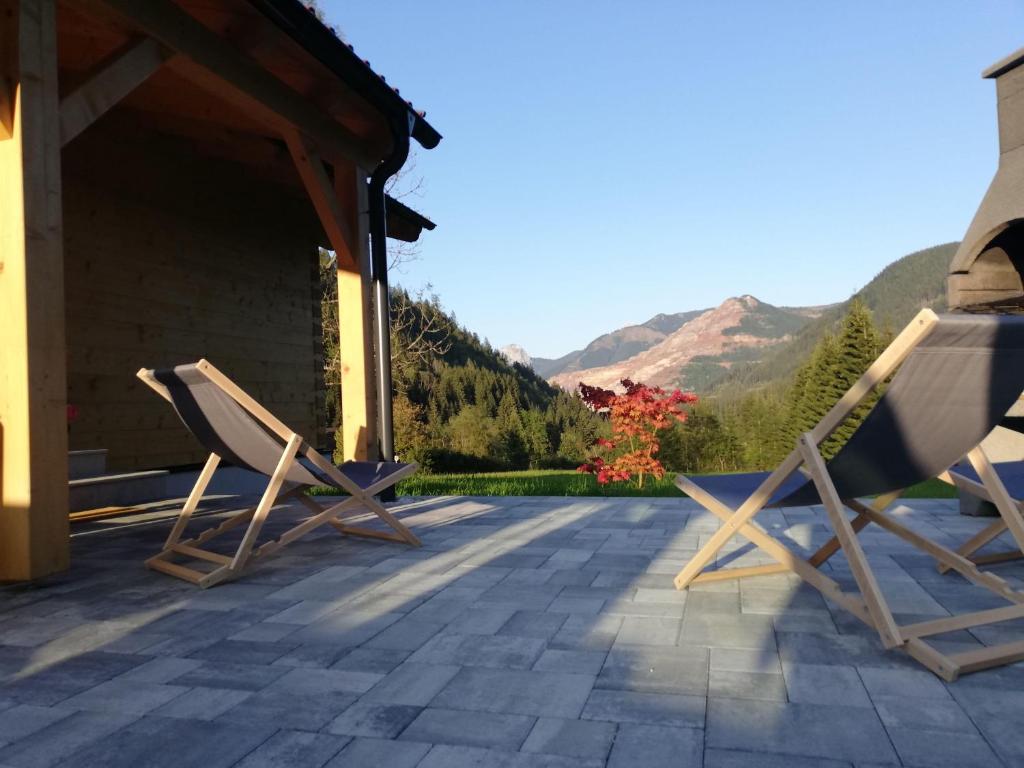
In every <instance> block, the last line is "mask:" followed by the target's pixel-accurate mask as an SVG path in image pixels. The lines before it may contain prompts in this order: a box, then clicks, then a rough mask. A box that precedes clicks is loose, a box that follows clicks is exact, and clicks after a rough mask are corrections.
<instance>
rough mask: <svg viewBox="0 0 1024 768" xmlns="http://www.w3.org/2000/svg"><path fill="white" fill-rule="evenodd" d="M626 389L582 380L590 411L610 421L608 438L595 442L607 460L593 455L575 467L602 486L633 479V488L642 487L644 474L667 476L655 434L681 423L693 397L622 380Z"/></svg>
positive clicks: (582, 394)
mask: <svg viewBox="0 0 1024 768" xmlns="http://www.w3.org/2000/svg"><path fill="white" fill-rule="evenodd" d="M622 386H623V387H624V388H625V392H623V393H622V394H617V393H615V392H613V391H612V390H610V389H601V388H600V387H590V386H587V385H586V384H583V383H582V382H581V383H580V396H581V397H582V398H583V401H584V402H585V403H586V404H587V405H589V406H590V407H591V408H592V409H593V410H595V411H598V412H606V413H607V414H608V418H609V419H610V420H611V427H612V439H611V440H608V439H605V438H600V439H598V441H597V443H596V445H597V447H599V448H601V449H602V450H603V452H604V453H605V454H606V456H607V458H605V457H602V456H594V457H592V458H591V459H590V461H588V462H587V463H585V464H583V465H581V466H580V467H579V468H578V469H577V471H578V472H587V473H590V474H593V475H596V476H597V482H598V483H600V484H601V485H605V484H606V483H612V482H629V481H630V480H632V479H633V478H634V477H635V478H636V482H637V486H636V487H637V488H643V487H644V477H645V476H646V475H653V476H654V477H656V478H659V479H660V478H662V477H664V476H665V467H663V466H662V464H661V462H660V461H658V460H657V459H656V458H655V455H656V454H657V453H658V449H659V448H660V447H661V446H660V444H659V442H658V434H659V433H660V432H662V431H664V430H665V429H668V428H669V427H671V426H672V424H674V423H676V422H680V423H681V422H685V421H686V416H687V410H686V406H687V405H692V404H693V403H696V402H697V396H696V395H694V394H692V393H689V392H682V391H680V390H678V389H675V390H672V391H671V392H668V391H666V390H664V389H662V388H661V387H648V386H646V385H644V384H639V383H637V382H633V381H630V380H629V379H623V380H622Z"/></svg>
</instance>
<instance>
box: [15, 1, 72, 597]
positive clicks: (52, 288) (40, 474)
mask: <svg viewBox="0 0 1024 768" xmlns="http://www.w3.org/2000/svg"><path fill="white" fill-rule="evenodd" d="M0 25H2V26H0V47H2V49H3V54H4V55H2V56H0V66H4V67H5V68H6V71H4V72H3V73H2V80H3V82H4V83H7V84H9V85H8V86H6V90H7V91H8V92H9V98H10V100H11V105H10V112H11V116H12V117H11V121H10V123H11V125H10V131H9V133H10V136H8V137H4V134H6V133H8V131H0V424H2V439H3V446H2V456H3V459H2V462H3V464H2V468H0V472H2V483H0V485H2V489H3V490H2V493H3V508H2V511H0V581H16V580H24V579H33V578H38V577H41V576H45V575H47V574H51V573H55V572H57V571H61V570H64V569H66V568H67V567H68V564H69V552H70V547H69V534H68V454H67V450H68V440H67V417H66V410H65V409H66V404H67V383H66V372H65V366H66V363H65V354H66V353H65V347H64V261H63V252H62V242H61V240H62V232H61V183H60V115H59V102H58V92H57V30H56V0H0ZM2 102H3V99H0V109H2V108H3V103H2ZM0 122H2V121H0Z"/></svg>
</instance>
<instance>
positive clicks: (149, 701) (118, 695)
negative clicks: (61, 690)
mask: <svg viewBox="0 0 1024 768" xmlns="http://www.w3.org/2000/svg"><path fill="white" fill-rule="evenodd" d="M188 690H189V689H188V688H187V687H185V686H183V685H163V684H161V683H146V682H140V681H137V680H108V681H107V682H105V683H100V684H99V685H97V686H94V687H92V688H90V689H89V690H87V691H83V692H82V693H79V694H78V695H76V696H72V697H71V698H69V699H66V700H65V701H63V702H61V706H62V707H64V708H67V709H86V710H89V711H92V712H121V713H124V714H127V715H144V714H146V713H147V712H149V711H151V710H154V709H156V708H157V707H161V706H163V705H164V704H167V703H168V702H170V701H172V700H174V699H176V698H177V697H178V696H181V695H182V694H183V693H186V692H187V691H188Z"/></svg>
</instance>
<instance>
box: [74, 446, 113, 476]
mask: <svg viewBox="0 0 1024 768" xmlns="http://www.w3.org/2000/svg"><path fill="white" fill-rule="evenodd" d="M106 471H107V449H106V448H94V449H92V450H89V451H68V478H69V479H71V480H79V479H81V478H83V477H96V476H97V475H102V474H103V473H104V472H106Z"/></svg>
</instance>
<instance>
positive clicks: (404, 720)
mask: <svg viewBox="0 0 1024 768" xmlns="http://www.w3.org/2000/svg"><path fill="white" fill-rule="evenodd" d="M422 711H423V707H415V706H410V705H408V704H378V703H376V702H372V701H357V702H355V703H354V704H353V705H352V706H350V707H349V708H348V709H346V710H345V711H344V712H342V713H341V714H340V715H338V716H337V717H336V718H335V719H334V720H332V721H331V722H330V723H329V724H328V725H327V726H326V727H325V729H324V730H326V731H328V732H329V733H336V734H342V735H347V736H366V737H372V738H377V739H393V738H395V737H396V736H398V734H400V733H401V732H402V731H403V730H405V728H406V726H408V725H409V723H411V722H412V721H413V720H415V719H416V718H417V716H418V715H419V714H420V712H422Z"/></svg>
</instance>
